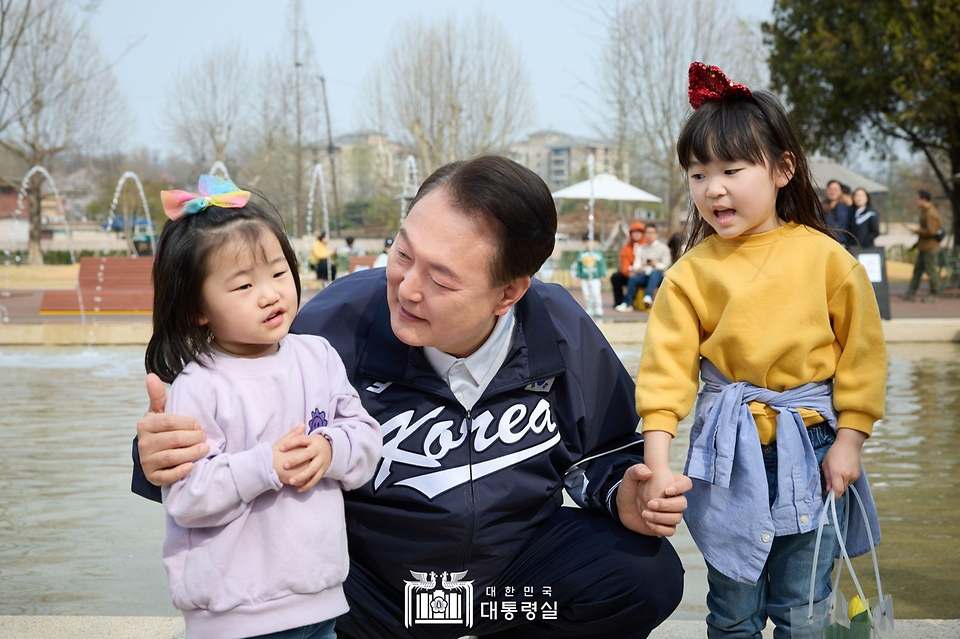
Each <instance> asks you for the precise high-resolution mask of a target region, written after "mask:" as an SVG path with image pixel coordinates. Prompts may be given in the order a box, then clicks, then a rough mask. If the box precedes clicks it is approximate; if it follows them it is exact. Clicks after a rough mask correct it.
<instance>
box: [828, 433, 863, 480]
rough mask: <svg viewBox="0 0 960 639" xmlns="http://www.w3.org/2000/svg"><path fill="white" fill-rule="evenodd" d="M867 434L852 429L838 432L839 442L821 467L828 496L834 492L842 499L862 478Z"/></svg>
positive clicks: (834, 444)
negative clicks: (862, 458)
mask: <svg viewBox="0 0 960 639" xmlns="http://www.w3.org/2000/svg"><path fill="white" fill-rule="evenodd" d="M866 439H867V434H866V433H862V432H860V431H858V430H853V429H851V428H841V429H840V430H838V431H837V441H835V442H834V443H833V446H831V447H830V450H828V451H827V454H826V455H825V456H824V458H823V463H822V464H821V465H820V467H821V468H822V469H823V478H824V480H825V483H826V494H828V495H829V494H830V491H831V490H833V491H834V493H835V494H836V496H837V497H840V496H841V495H842V494H843V493H844V492H846V490H847V486H849V485H850V484H852V483H853V482H855V481H857V479H859V478H860V449H861V448H863V442H864V441H866Z"/></svg>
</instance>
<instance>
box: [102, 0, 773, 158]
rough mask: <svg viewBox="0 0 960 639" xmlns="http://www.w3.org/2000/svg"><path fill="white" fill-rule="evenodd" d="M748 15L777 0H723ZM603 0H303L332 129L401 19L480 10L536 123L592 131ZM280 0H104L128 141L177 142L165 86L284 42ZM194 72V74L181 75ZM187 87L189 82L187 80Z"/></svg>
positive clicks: (105, 29)
mask: <svg viewBox="0 0 960 639" xmlns="http://www.w3.org/2000/svg"><path fill="white" fill-rule="evenodd" d="M676 1H677V2H683V1H685V0H676ZM724 1H725V2H727V3H728V4H729V6H730V7H731V10H736V11H738V12H739V13H740V15H741V16H742V17H744V18H748V19H751V20H757V21H761V20H766V19H769V17H770V8H771V6H772V2H773V0H736V1H734V0H724ZM604 4H608V5H609V4H610V2H604V0H482V1H481V0H457V1H455V2H454V1H443V0H353V1H351V2H344V1H343V0H337V1H331V0H322V1H321V0H304V3H303V8H304V14H305V18H306V20H307V22H308V24H309V29H310V35H311V37H312V40H313V44H314V48H315V51H316V59H317V62H318V64H319V66H320V68H321V71H322V73H323V74H324V75H325V77H326V80H327V93H328V96H329V102H330V118H331V121H332V127H333V133H334V135H335V136H336V135H339V134H342V133H347V132H350V131H352V130H355V129H357V128H359V127H360V124H361V122H360V119H359V118H358V117H356V115H355V113H356V112H357V107H358V104H357V94H358V88H359V86H360V84H361V81H362V80H363V78H364V76H365V74H366V73H367V71H368V69H370V68H371V67H372V66H373V64H374V63H376V62H377V61H378V60H379V59H380V57H381V56H382V55H383V53H384V50H385V49H386V46H387V43H388V42H389V41H390V37H391V33H392V30H393V29H394V28H396V26H397V25H399V24H400V23H402V22H403V21H404V20H407V19H410V18H415V17H422V18H423V19H424V20H427V21H429V20H432V19H434V18H442V17H445V16H447V15H449V14H451V13H453V14H455V15H464V14H470V13H473V12H474V11H475V10H476V8H477V7H482V8H483V10H484V11H485V12H487V13H488V14H490V15H492V16H494V17H496V18H497V20H499V21H500V23H501V24H502V25H503V26H504V28H505V29H506V31H507V33H508V34H509V36H510V37H511V38H512V39H513V41H514V42H515V43H517V44H518V45H519V46H520V50H521V53H522V55H523V58H524V61H525V63H526V66H527V70H528V71H529V73H530V77H531V81H532V84H533V96H534V100H535V103H536V108H537V111H536V118H535V122H536V128H548V127H549V128H554V129H557V130H560V131H563V132H566V133H571V134H576V135H592V134H593V131H592V130H591V129H590V126H589V122H588V118H587V117H585V114H584V113H583V107H582V106H581V104H582V102H581V101H580V100H579V99H578V95H582V94H583V92H584V90H583V82H584V81H586V82H588V83H589V82H591V75H592V73H593V72H594V68H595V60H596V59H597V57H598V55H599V50H600V47H601V46H602V39H603V29H602V27H601V26H600V25H599V24H598V23H597V22H596V21H595V20H593V19H591V17H590V14H591V12H592V11H595V10H596V8H597V7H599V6H603V5H604ZM287 11H288V6H287V3H286V2H283V1H281V0H271V1H269V2H268V1H266V0H260V1H257V0H230V1H227V0H220V1H215V0H162V1H160V2H148V1H144V0H139V1H137V0H134V1H131V0H104V1H103V2H102V3H101V4H100V6H99V8H98V10H97V14H96V15H95V16H94V18H93V19H92V21H91V26H92V28H93V30H94V35H95V36H96V37H97V39H98V40H99V41H100V44H101V47H102V52H103V54H104V55H105V56H106V58H107V59H108V60H119V61H118V62H117V63H116V66H115V70H116V74H117V76H118V78H119V82H120V89H121V90H122V91H123V92H124V94H125V95H126V97H127V100H128V103H129V106H130V112H131V116H132V118H133V126H132V129H131V131H130V136H129V143H128V147H132V146H147V147H149V148H152V149H158V150H161V151H163V152H168V151H170V150H172V149H171V145H170V142H169V140H168V139H167V135H166V132H165V131H164V127H163V108H164V105H165V103H166V96H165V92H166V91H169V90H171V88H172V82H173V81H174V79H175V78H176V77H177V74H178V72H180V73H181V74H182V73H183V72H185V71H186V70H187V69H189V68H190V66H191V63H192V61H193V60H195V59H198V58H200V57H202V56H203V54H205V53H206V52H208V51H210V50H212V49H215V48H218V47H220V46H222V45H223V44H224V43H226V42H229V41H237V40H239V41H240V42H241V44H242V46H243V48H244V49H246V50H247V52H248V55H249V59H250V60H251V61H258V60H260V59H262V58H263V56H264V54H265V53H267V52H269V51H277V50H279V49H280V47H281V46H282V44H283V41H284V37H285V32H286V16H287ZM183 80H184V81H188V79H187V78H183ZM184 90H189V89H188V88H187V87H184Z"/></svg>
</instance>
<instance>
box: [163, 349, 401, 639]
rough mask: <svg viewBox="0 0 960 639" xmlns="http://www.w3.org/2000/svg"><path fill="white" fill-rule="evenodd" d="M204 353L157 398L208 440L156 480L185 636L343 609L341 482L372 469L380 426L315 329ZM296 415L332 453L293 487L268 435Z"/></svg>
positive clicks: (282, 624)
mask: <svg viewBox="0 0 960 639" xmlns="http://www.w3.org/2000/svg"><path fill="white" fill-rule="evenodd" d="M204 362H205V363H206V364H207V366H208V367H207V368H204V367H202V366H200V365H198V364H197V363H195V362H194V363H191V364H189V365H187V366H186V367H185V368H184V370H183V372H182V373H181V374H180V375H179V376H177V378H176V380H174V382H173V385H172V386H171V388H170V392H169V394H168V396H167V405H166V411H167V412H168V413H172V414H176V415H186V416H189V417H192V418H194V419H196V420H197V421H198V422H199V423H200V424H201V426H202V427H203V430H204V432H205V433H206V434H207V443H208V444H210V454H209V455H207V457H206V458H205V459H202V460H200V461H198V462H197V463H196V464H195V465H194V468H193V470H192V471H191V472H190V473H189V474H188V475H187V476H186V477H185V478H183V479H181V480H180V481H178V482H176V483H175V484H171V485H169V486H164V487H163V505H164V507H165V508H166V510H167V539H166V541H165V543H164V547H163V562H164V565H165V567H166V569H167V576H168V578H169V582H170V595H171V598H172V600H173V605H174V606H176V607H177V608H179V609H180V610H181V611H182V612H183V616H184V619H185V620H186V626H187V637H218V638H230V637H249V636H253V635H260V634H267V633H271V632H277V631H279V630H285V629H288V628H296V627H299V626H304V625H308V624H313V623H318V622H320V621H324V620H327V619H332V618H333V617H336V616H338V615H341V614H343V613H344V612H346V611H347V609H348V606H347V601H346V598H345V597H344V595H343V589H342V584H343V581H344V579H346V577H347V571H348V569H349V560H348V557H347V536H346V525H345V522H344V514H343V497H342V495H341V492H340V491H341V489H343V490H351V489H353V488H357V487H359V486H361V485H363V484H364V483H365V482H366V481H367V480H369V479H370V477H372V476H373V472H374V470H375V469H376V464H377V462H378V461H379V459H380V446H381V438H382V435H381V431H380V426H379V425H378V424H377V422H376V421H375V420H374V419H373V418H372V417H370V416H369V415H368V414H367V411H366V410H365V409H364V408H363V406H361V405H360V398H359V397H358V396H357V393H356V391H355V390H354V388H353V387H352V386H351V385H350V382H349V381H348V380H347V376H346V372H345V370H344V368H343V363H342V362H341V361H340V357H339V356H338V355H337V353H336V352H335V351H334V350H333V348H332V347H331V346H330V344H328V343H327V341H326V340H325V339H323V338H320V337H313V336H301V335H288V336H287V337H286V338H285V339H283V340H282V341H281V342H280V349H279V351H277V353H275V354H274V355H270V356H267V357H262V358H259V359H243V358H236V357H231V356H228V355H223V354H221V353H216V354H214V355H212V356H211V357H209V358H205V359H204ZM301 423H306V424H307V430H308V431H311V434H320V435H323V436H325V437H326V438H327V439H328V440H330V443H331V447H332V449H333V458H332V460H331V463H330V468H329V470H328V471H327V473H326V475H325V476H324V478H323V479H322V480H321V481H320V483H318V484H317V485H316V486H315V487H314V488H313V489H311V490H309V491H307V492H305V493H301V494H298V493H297V491H296V488H294V487H292V486H284V485H283V484H281V483H280V479H279V478H278V477H277V473H276V472H275V471H274V470H273V453H272V451H271V446H273V444H274V443H275V442H276V441H277V440H278V439H280V438H281V437H282V436H283V435H285V434H286V433H287V432H289V431H290V430H291V429H293V428H294V427H296V426H297V425H299V424H301Z"/></svg>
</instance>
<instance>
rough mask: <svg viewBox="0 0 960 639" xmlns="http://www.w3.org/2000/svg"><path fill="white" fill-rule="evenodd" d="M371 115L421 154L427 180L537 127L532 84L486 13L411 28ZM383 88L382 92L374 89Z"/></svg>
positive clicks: (379, 80) (384, 63) (395, 46)
mask: <svg viewBox="0 0 960 639" xmlns="http://www.w3.org/2000/svg"><path fill="white" fill-rule="evenodd" d="M366 82H367V85H368V86H367V87H366V95H368V96H378V97H379V99H378V100H377V102H376V103H375V104H374V105H371V107H370V109H369V110H372V111H373V112H374V113H373V116H372V117H370V114H368V120H371V121H374V122H375V121H376V119H377V115H376V112H377V111H380V113H382V114H385V115H386V118H385V119H386V124H387V126H388V127H389V128H390V130H389V132H390V133H392V134H394V135H396V136H397V137H399V138H400V141H401V142H402V143H404V144H407V145H409V146H410V147H412V148H413V149H415V154H416V156H417V159H418V160H419V162H420V164H421V165H422V167H423V170H424V173H430V172H432V171H433V170H434V169H436V168H438V167H440V166H442V165H443V164H446V163H448V162H451V161H453V160H456V159H459V158H465V157H469V156H472V155H476V154H478V153H489V152H498V151H501V150H503V149H506V148H507V147H508V146H509V145H510V144H511V142H513V141H514V140H515V138H516V137H517V135H518V134H519V133H520V132H521V131H522V130H523V129H524V128H525V127H527V126H528V124H529V123H530V122H531V119H532V114H533V107H532V100H531V97H530V80H529V76H528V74H527V72H526V69H525V67H524V64H523V61H522V59H521V56H520V53H519V50H518V48H517V47H516V46H515V45H514V44H513V43H512V42H511V41H510V39H509V38H508V37H507V35H506V33H505V31H504V30H503V27H501V26H500V24H499V23H498V22H497V21H496V20H495V19H493V18H491V17H490V16H488V15H486V14H484V13H483V12H482V11H478V12H477V13H476V14H474V15H473V16H472V17H470V18H469V19H464V20H461V21H458V20H456V19H455V18H453V17H449V18H447V19H446V20H443V21H439V22H435V23H432V24H425V23H424V22H422V21H414V22H408V23H405V24H404V25H402V26H401V27H400V29H399V30H398V32H397V35H396V37H395V39H394V40H393V43H392V44H391V45H390V47H389V48H388V50H387V52H386V54H385V55H384V57H383V58H382V59H381V61H380V62H379V64H378V65H377V66H376V67H375V68H374V70H373V72H372V73H371V74H370V75H369V76H368V78H367V80H366ZM370 85H377V86H370Z"/></svg>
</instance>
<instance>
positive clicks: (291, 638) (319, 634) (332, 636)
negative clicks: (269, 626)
mask: <svg viewBox="0 0 960 639" xmlns="http://www.w3.org/2000/svg"><path fill="white" fill-rule="evenodd" d="M336 623H337V620H336V619H328V620H326V621H322V622H320V623H314V624H310V625H309V626H303V627H301V628H290V629H289V630H281V631H280V632H271V633H270V634H269V635H259V636H257V637H251V639H337V633H336V630H334V626H335V625H336Z"/></svg>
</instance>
